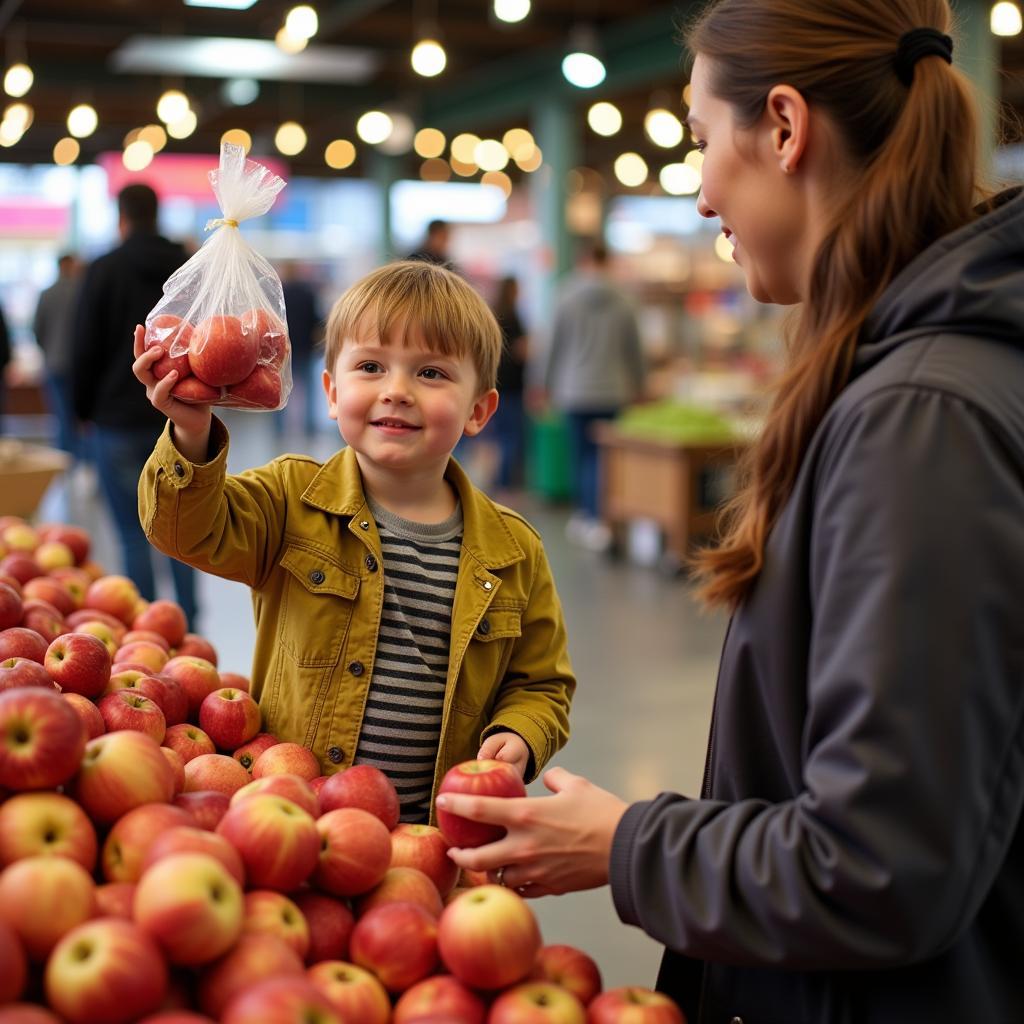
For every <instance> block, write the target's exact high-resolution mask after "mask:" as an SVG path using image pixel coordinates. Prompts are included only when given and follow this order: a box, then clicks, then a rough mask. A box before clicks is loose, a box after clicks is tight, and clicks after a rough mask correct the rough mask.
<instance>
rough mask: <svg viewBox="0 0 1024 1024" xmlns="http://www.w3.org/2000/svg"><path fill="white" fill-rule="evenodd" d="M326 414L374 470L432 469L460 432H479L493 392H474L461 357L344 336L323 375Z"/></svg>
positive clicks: (494, 400) (469, 367)
mask: <svg viewBox="0 0 1024 1024" xmlns="http://www.w3.org/2000/svg"><path fill="white" fill-rule="evenodd" d="M323 383H324V391H325V392H326V394H327V409H328V412H329V413H330V417H331V419H333V420H337V421H338V430H339V431H340V433H341V436H342V437H343V438H344V440H345V441H346V442H347V443H348V444H349V445H350V446H351V447H352V448H354V449H355V451H356V452H357V453H358V454H359V455H360V456H361V457H362V458H363V459H368V460H370V462H371V463H372V464H373V465H374V466H375V467H376V468H379V469H381V470H386V471H416V472H419V471H422V470H426V469H428V468H430V467H431V466H433V465H436V466H437V468H438V471H439V475H440V473H443V471H444V467H445V465H446V464H447V462H448V456H449V455H451V453H452V450H453V449H454V448H455V446H456V444H458V442H459V439H460V438H461V437H462V436H463V434H467V435H469V436H470V437H472V436H473V435H475V434H478V433H480V431H481V430H482V429H483V428H484V426H485V425H486V423H487V421H488V420H489V419H490V418H491V416H492V415H493V413H494V410H495V409H496V408H497V405H498V393H497V392H496V391H495V390H493V389H491V390H490V391H485V392H483V393H481V392H480V388H479V384H478V381H477V374H476V369H475V367H474V366H473V362H472V360H471V359H470V358H469V357H468V356H466V355H463V356H451V355H442V354H441V353H440V352H435V351H431V350H430V349H428V348H427V347H426V346H425V345H423V344H416V343H415V340H413V342H412V343H410V344H409V345H404V344H403V343H402V342H401V340H397V341H395V342H394V343H392V344H381V342H380V340H379V339H378V338H376V337H370V338H362V339H360V340H358V341H356V340H346V341H345V343H344V344H343V345H342V347H341V351H340V352H339V354H338V357H337V359H336V360H335V364H334V366H333V367H332V368H331V369H330V370H325V371H324V375H323Z"/></svg>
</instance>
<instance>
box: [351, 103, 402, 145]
mask: <svg viewBox="0 0 1024 1024" xmlns="http://www.w3.org/2000/svg"><path fill="white" fill-rule="evenodd" d="M393 128H394V125H393V123H392V121H391V118H390V117H388V115H387V114H385V113H384V111H383V110H368V111H367V112H366V113H365V114H363V116H362V117H361V118H359V120H358V121H356V134H357V135H358V136H359V138H361V139H362V140H363V142H368V143H369V144H370V145H371V146H377V145H380V143H382V142H383V141H384V140H385V139H386V138H387V137H388V136H389V135H390V134H391V132H392V130H393Z"/></svg>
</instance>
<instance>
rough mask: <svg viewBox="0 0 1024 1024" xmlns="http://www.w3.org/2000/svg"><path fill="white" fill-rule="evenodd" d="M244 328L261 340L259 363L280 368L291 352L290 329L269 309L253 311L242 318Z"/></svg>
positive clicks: (244, 314)
mask: <svg viewBox="0 0 1024 1024" xmlns="http://www.w3.org/2000/svg"><path fill="white" fill-rule="evenodd" d="M240 319H241V321H242V328H243V330H246V331H251V332H252V333H253V334H255V335H256V337H257V338H259V342H260V353H259V361H260V363H261V364H266V365H268V366H273V367H280V366H281V365H282V364H283V363H284V359H285V356H286V355H287V354H288V351H289V348H290V346H289V344H288V328H287V327H285V325H284V324H283V323H282V322H281V320H280V319H279V318H278V317H276V316H274V314H273V313H271V312H270V310H269V309H263V308H262V307H261V308H260V309H251V310H249V312H248V313H243V314H242V316H241V317H240Z"/></svg>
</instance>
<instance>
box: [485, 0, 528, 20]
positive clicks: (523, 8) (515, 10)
mask: <svg viewBox="0 0 1024 1024" xmlns="http://www.w3.org/2000/svg"><path fill="white" fill-rule="evenodd" d="M529 13H530V0H494V16H495V17H496V18H497V19H498V20H499V21H504V22H508V23H509V24H510V25H511V24H515V22H517V21H522V20H523V18H525V17H526V16H527V15H528V14H529Z"/></svg>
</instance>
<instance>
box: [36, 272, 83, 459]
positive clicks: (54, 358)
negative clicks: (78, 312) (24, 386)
mask: <svg viewBox="0 0 1024 1024" xmlns="http://www.w3.org/2000/svg"><path fill="white" fill-rule="evenodd" d="M78 270H79V266H78V261H77V260H76V259H75V257H74V256H73V255H72V254H71V253H69V252H66V253H62V254H61V255H60V256H59V257H58V258H57V280H56V281H54V282H53V284H51V285H50V287H49V288H46V289H44V290H43V291H42V292H41V293H40V295H39V302H38V304H37V305H36V313H35V317H34V318H33V321H32V330H33V332H34V333H35V336H36V343H37V344H38V345H39V347H40V348H41V349H42V350H43V365H44V366H45V368H46V395H47V398H48V400H49V404H50V411H51V412H52V413H53V415H54V416H55V417H56V420H57V446H58V447H59V448H61V449H62V450H63V451H66V452H67V453H68V454H69V455H70V456H71V457H72V458H73V459H74V460H75V462H76V463H77V462H79V461H80V460H81V459H83V457H84V450H83V445H82V443H81V441H80V439H79V436H78V420H77V419H76V417H75V407H74V400H73V396H72V393H71V344H72V329H71V325H72V323H73V319H74V313H75V302H76V299H77V294H78V285H79V275H78Z"/></svg>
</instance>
